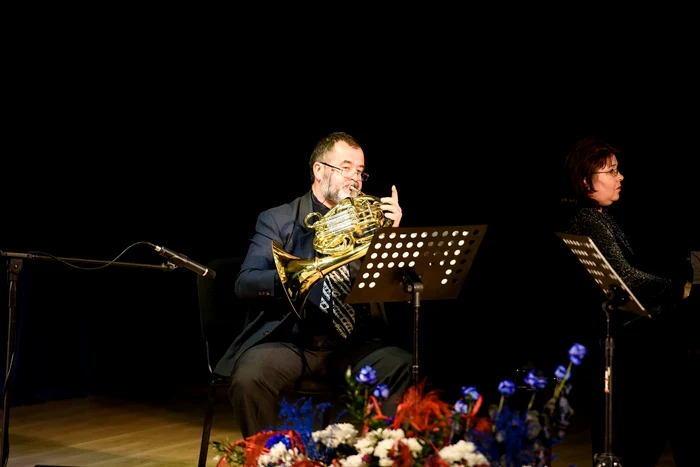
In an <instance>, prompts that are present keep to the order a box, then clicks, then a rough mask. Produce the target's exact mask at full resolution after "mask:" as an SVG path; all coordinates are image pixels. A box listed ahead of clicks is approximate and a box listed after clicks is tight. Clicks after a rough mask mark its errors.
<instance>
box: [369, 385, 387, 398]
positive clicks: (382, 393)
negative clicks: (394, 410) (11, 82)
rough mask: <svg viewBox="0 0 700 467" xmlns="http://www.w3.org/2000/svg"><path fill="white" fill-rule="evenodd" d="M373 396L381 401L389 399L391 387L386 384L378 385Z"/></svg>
mask: <svg viewBox="0 0 700 467" xmlns="http://www.w3.org/2000/svg"><path fill="white" fill-rule="evenodd" d="M372 394H374V397H376V398H377V399H379V400H384V399H387V398H388V397H389V386H387V385H386V384H377V386H376V387H375V388H374V392H373V393H372Z"/></svg>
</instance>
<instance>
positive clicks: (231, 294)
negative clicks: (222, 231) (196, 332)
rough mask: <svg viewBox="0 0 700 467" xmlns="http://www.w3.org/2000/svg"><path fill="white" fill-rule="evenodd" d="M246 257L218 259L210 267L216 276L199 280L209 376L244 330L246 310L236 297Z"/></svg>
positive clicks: (203, 277) (210, 263)
mask: <svg viewBox="0 0 700 467" xmlns="http://www.w3.org/2000/svg"><path fill="white" fill-rule="evenodd" d="M244 259H245V256H236V257H229V258H219V259H215V260H213V261H211V262H209V263H207V267H208V268H210V269H212V270H214V271H215V272H216V276H215V277H214V278H213V279H212V278H211V277H206V276H199V277H198V279H197V296H198V301H199V315H200V321H201V322H200V324H201V331H202V339H203V340H204V344H205V350H206V354H207V355H206V358H207V366H208V370H209V374H210V375H211V374H212V371H213V370H212V368H213V367H214V366H216V364H217V362H218V361H219V359H220V358H221V357H222V356H223V355H224V353H225V352H226V350H227V349H228V347H229V346H230V345H231V342H233V339H234V338H235V337H236V336H237V335H238V334H240V333H241V331H242V330H243V323H244V321H245V317H246V310H245V307H244V306H243V303H242V301H241V300H240V299H238V297H237V296H236V292H235V283H236V276H237V275H238V272H239V271H240V269H241V265H242V264H243V260H244Z"/></svg>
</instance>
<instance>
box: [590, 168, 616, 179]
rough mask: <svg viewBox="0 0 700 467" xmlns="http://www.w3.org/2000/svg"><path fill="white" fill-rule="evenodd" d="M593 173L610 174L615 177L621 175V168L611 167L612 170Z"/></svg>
mask: <svg viewBox="0 0 700 467" xmlns="http://www.w3.org/2000/svg"><path fill="white" fill-rule="evenodd" d="M593 173H594V174H610V175H612V176H613V177H617V176H618V175H620V169H619V168H617V169H610V170H606V171H605V172H593Z"/></svg>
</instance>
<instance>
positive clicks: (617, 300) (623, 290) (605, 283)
mask: <svg viewBox="0 0 700 467" xmlns="http://www.w3.org/2000/svg"><path fill="white" fill-rule="evenodd" d="M556 234H557V235H558V236H559V238H561V239H562V240H563V241H564V244H565V245H566V246H567V247H569V250H571V252H572V253H573V254H574V255H575V256H576V258H578V260H579V261H580V262H581V264H582V265H583V266H584V267H585V268H586V270H587V271H588V273H589V274H590V275H591V277H592V278H593V279H594V280H595V282H596V284H598V286H599V287H600V288H601V290H602V291H603V293H604V294H605V296H606V297H607V300H605V301H604V302H603V310H604V311H605V315H606V317H607V326H606V329H607V330H606V336H605V371H604V373H603V382H604V385H603V391H604V392H605V432H604V447H605V451H604V452H603V453H600V454H597V455H596V456H595V461H596V466H598V465H604V466H613V465H621V464H620V462H619V459H618V458H617V457H616V456H615V455H614V454H613V452H612V432H613V425H612V413H613V411H612V402H613V398H612V392H613V349H614V347H615V344H614V343H613V338H612V335H611V333H610V313H609V312H610V311H615V310H620V311H626V312H630V313H634V314H637V315H640V316H644V317H648V318H651V314H649V312H648V311H647V310H646V309H645V308H644V307H643V306H642V304H641V303H640V302H639V300H637V297H635V296H634V294H633V293H632V291H631V290H630V289H629V287H627V285H625V283H624V282H622V279H620V276H618V275H617V273H616V272H615V270H614V269H613V268H612V266H610V263H608V261H607V260H606V259H605V257H604V256H603V254H602V253H601V252H600V250H599V249H598V247H597V246H596V244H595V243H594V242H593V240H592V239H591V238H590V237H586V236H584V235H572V234H565V233H562V232H556Z"/></svg>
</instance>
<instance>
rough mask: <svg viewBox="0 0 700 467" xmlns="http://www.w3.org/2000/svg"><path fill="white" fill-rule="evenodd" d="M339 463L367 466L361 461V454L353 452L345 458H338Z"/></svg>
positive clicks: (349, 466)
mask: <svg viewBox="0 0 700 467" xmlns="http://www.w3.org/2000/svg"><path fill="white" fill-rule="evenodd" d="M340 465H341V466H343V467H367V466H368V465H369V464H367V463H366V462H363V461H362V454H353V455H352V456H348V457H346V458H345V459H340Z"/></svg>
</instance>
